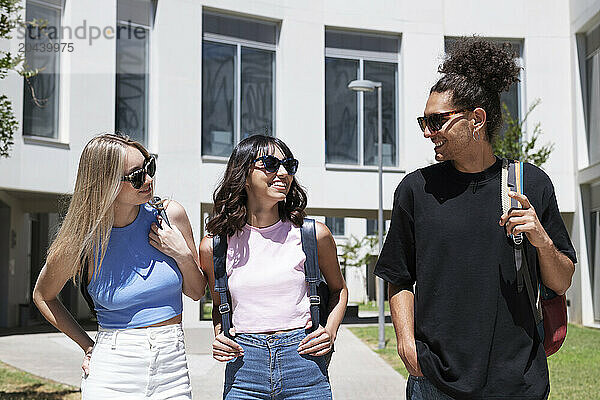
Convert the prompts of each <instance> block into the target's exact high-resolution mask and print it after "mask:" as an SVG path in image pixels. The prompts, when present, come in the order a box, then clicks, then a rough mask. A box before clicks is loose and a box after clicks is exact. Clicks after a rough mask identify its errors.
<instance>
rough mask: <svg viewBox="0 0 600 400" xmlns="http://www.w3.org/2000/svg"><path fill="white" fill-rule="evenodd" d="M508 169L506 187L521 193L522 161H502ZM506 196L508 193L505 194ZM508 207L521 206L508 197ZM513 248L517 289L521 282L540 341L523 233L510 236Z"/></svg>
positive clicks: (536, 301) (540, 328)
mask: <svg viewBox="0 0 600 400" xmlns="http://www.w3.org/2000/svg"><path fill="white" fill-rule="evenodd" d="M504 165H505V166H506V167H507V169H508V176H507V178H508V182H507V183H508V186H507V189H508V188H510V189H511V190H513V191H515V192H517V193H518V194H523V181H524V179H523V163H522V162H520V161H514V162H513V161H508V162H507V163H504ZM506 195H507V196H508V193H507V194H506ZM510 208H521V204H520V203H519V202H518V201H517V200H516V199H515V198H512V197H511V198H510ZM511 237H512V241H513V249H514V253H515V267H516V270H517V290H518V291H519V292H520V291H522V290H523V284H524V285H525V288H526V290H527V297H528V298H529V305H530V306H531V311H532V313H533V316H534V319H535V325H536V327H537V331H538V335H539V337H540V339H541V341H542V342H543V341H544V325H543V324H541V323H540V322H542V310H541V304H540V301H539V292H538V296H537V297H536V295H535V292H534V290H533V284H532V283H531V271H530V268H529V263H528V262H527V254H526V252H525V244H524V243H523V233H519V234H517V235H514V236H512V235H511Z"/></svg>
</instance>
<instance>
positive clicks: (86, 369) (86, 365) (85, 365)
mask: <svg viewBox="0 0 600 400" xmlns="http://www.w3.org/2000/svg"><path fill="white" fill-rule="evenodd" d="M93 349H94V346H90V347H88V349H87V350H86V351H85V355H84V356H83V362H82V363H81V369H82V370H83V374H84V375H85V376H86V377H87V376H88V375H89V374H90V360H91V359H92V350H93Z"/></svg>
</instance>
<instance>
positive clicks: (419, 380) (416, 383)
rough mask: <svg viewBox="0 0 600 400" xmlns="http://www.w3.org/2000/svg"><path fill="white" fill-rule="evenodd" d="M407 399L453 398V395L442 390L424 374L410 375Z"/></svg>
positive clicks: (441, 399) (439, 399) (440, 399)
mask: <svg viewBox="0 0 600 400" xmlns="http://www.w3.org/2000/svg"><path fill="white" fill-rule="evenodd" d="M406 400H452V397H450V396H448V395H447V394H445V393H443V392H441V391H440V390H439V389H438V388H436V387H435V386H434V385H433V383H431V382H429V381H428V380H427V378H425V377H424V376H412V375H410V376H409V377H408V382H406Z"/></svg>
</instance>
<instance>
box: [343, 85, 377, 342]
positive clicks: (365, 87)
mask: <svg viewBox="0 0 600 400" xmlns="http://www.w3.org/2000/svg"><path fill="white" fill-rule="evenodd" d="M348 88H349V89H351V90H354V91H355V92H372V91H374V90H375V89H377V172H378V175H379V209H378V212H377V235H378V236H377V239H378V242H379V254H381V249H382V248H383V227H384V224H383V153H382V149H383V130H382V125H381V124H382V122H381V120H382V117H381V82H373V81H369V80H355V81H352V82H350V83H349V84H348ZM375 279H376V280H377V291H378V296H377V307H378V309H379V316H378V318H377V321H378V323H379V342H378V344H377V347H378V348H379V349H383V348H384V347H385V301H384V298H385V293H384V291H385V286H384V283H383V279H381V278H379V277H377V278H375Z"/></svg>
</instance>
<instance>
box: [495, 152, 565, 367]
mask: <svg viewBox="0 0 600 400" xmlns="http://www.w3.org/2000/svg"><path fill="white" fill-rule="evenodd" d="M503 169H504V170H503V176H502V183H501V188H500V189H501V193H502V211H503V213H506V212H507V211H508V209H509V207H511V208H520V205H519V203H518V202H517V201H516V200H515V199H511V198H509V197H508V193H507V190H508V188H509V187H510V189H512V190H514V191H516V192H517V193H523V187H524V185H523V163H522V162H519V161H514V162H511V161H509V160H507V159H504V160H503ZM513 242H514V250H515V263H516V264H517V275H519V271H520V272H521V273H522V274H523V275H522V276H523V278H522V279H521V280H520V282H524V284H525V286H526V287H527V296H528V297H529V303H530V305H531V310H532V312H533V316H534V318H535V322H536V328H537V331H538V335H539V337H540V340H542V341H543V342H544V350H545V352H546V357H547V356H550V355H552V354H554V353H556V352H557V351H558V349H560V346H562V344H563V342H564V341H565V338H566V337H567V301H566V297H565V295H562V296H559V295H557V294H556V293H554V292H553V291H552V290H550V289H548V288H547V287H546V286H544V285H543V284H541V283H540V284H539V287H538V289H539V292H540V293H539V298H536V296H535V292H534V290H533V285H532V284H531V278H530V271H529V265H527V257H526V255H525V254H524V248H523V244H522V242H523V239H522V234H521V238H517V237H513Z"/></svg>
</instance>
